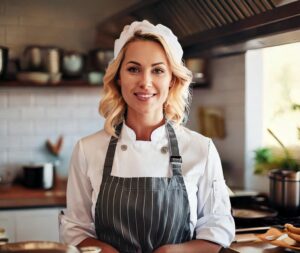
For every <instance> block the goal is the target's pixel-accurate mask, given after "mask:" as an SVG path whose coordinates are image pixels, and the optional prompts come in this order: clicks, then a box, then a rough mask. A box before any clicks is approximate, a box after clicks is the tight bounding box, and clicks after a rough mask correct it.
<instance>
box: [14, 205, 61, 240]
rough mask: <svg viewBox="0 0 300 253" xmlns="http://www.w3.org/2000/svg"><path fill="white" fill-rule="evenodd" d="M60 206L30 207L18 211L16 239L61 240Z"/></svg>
mask: <svg viewBox="0 0 300 253" xmlns="http://www.w3.org/2000/svg"><path fill="white" fill-rule="evenodd" d="M59 210H60V209H58V208H47V209H44V208H43V209H28V210H22V211H15V212H17V213H16V238H15V239H16V241H27V240H28V241H32V240H43V241H56V242H58V241H59V229H58V213H59Z"/></svg>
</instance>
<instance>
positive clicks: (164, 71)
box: [61, 21, 234, 253]
mask: <svg viewBox="0 0 300 253" xmlns="http://www.w3.org/2000/svg"><path fill="white" fill-rule="evenodd" d="M182 55H183V51H182V48H181V46H180V44H179V43H178V41H177V37H176V36H175V35H174V34H173V33H172V32H171V30H170V29H168V28H167V27H165V26H162V25H157V26H154V25H152V24H151V23H149V22H148V21H143V22H133V23H132V24H131V25H130V26H126V27H125V28H124V30H123V32H122V33H121V35H120V38H119V39H117V40H116V42H115V48H114V59H113V61H112V62H111V63H110V65H109V66H108V68H107V71H106V74H105V77H104V97H103V99H102V101H101V103H100V108H99V110H100V113H101V114H102V115H103V116H104V118H105V126H104V130H101V131H99V132H97V133H95V134H93V135H91V136H88V137H85V138H83V139H82V140H80V141H79V142H78V143H77V145H76V147H75V149H74V151H73V155H72V159H71V166H70V172H69V180H68V189H67V210H66V214H65V215H64V216H63V217H62V219H61V233H62V236H63V239H64V242H66V243H69V244H73V245H78V246H90V245H93V246H100V247H101V248H102V252H146V253H148V252H155V253H163V252H185V253H189V252H191V253H192V252H205V253H209V252H212V253H213V252H219V250H220V249H221V247H222V246H223V247H227V246H228V245H229V244H230V243H231V241H232V239H233V235H234V222H233V219H232V216H231V214H230V202H229V197H228V193H227V189H226V185H225V182H224V179H223V174H222V168H221V164H220V158H219V155H218V153H217V151H216V149H215V146H214V145H213V143H212V141H211V140H210V139H209V138H206V137H204V136H202V135H200V134H198V133H196V132H193V131H191V130H188V129H187V128H185V127H183V126H182V123H183V121H184V120H185V110H186V108H187V106H188V102H189V84H190V82H191V72H190V71H189V70H188V69H187V68H186V67H184V65H183V63H182Z"/></svg>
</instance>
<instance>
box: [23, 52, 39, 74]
mask: <svg viewBox="0 0 300 253" xmlns="http://www.w3.org/2000/svg"><path fill="white" fill-rule="evenodd" d="M23 60H24V64H25V66H24V68H25V70H27V71H43V70H44V66H43V47H41V46H28V47H26V48H25V50H24V56H23Z"/></svg>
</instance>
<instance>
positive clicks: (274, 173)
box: [254, 129, 300, 215]
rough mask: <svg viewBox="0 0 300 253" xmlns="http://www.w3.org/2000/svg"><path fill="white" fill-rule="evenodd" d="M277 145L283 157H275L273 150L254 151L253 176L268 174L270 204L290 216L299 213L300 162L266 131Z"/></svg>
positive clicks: (261, 149) (263, 148) (260, 149)
mask: <svg viewBox="0 0 300 253" xmlns="http://www.w3.org/2000/svg"><path fill="white" fill-rule="evenodd" d="M268 132H269V133H270V134H271V135H272V136H273V137H274V139H275V140H276V141H277V142H278V143H279V145H280V146H281V148H282V150H283V155H275V154H274V152H273V150H272V149H271V148H268V147H262V148H258V149H256V150H255V171H254V173H255V174H268V176H269V182H270V188H269V196H270V203H271V204H272V205H273V206H274V207H275V208H276V209H277V210H279V211H281V212H282V213H289V214H291V215H295V214H299V211H300V161H297V160H296V159H295V158H293V157H292V156H291V155H290V153H289V151H288V149H287V148H286V147H285V146H284V145H283V143H282V142H281V141H280V140H279V139H278V138H277V136H276V135H275V134H274V133H273V132H272V131H271V130H270V129H268Z"/></svg>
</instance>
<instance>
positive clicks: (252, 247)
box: [230, 242, 287, 253]
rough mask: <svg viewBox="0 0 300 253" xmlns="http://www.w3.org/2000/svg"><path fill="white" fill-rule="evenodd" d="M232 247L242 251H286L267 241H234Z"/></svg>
mask: <svg viewBox="0 0 300 253" xmlns="http://www.w3.org/2000/svg"><path fill="white" fill-rule="evenodd" d="M230 248H231V249H234V250H236V251H237V252H242V253H284V252H287V251H286V250H285V248H282V247H277V246H273V245H271V244H269V243H265V242H239V243H232V244H231V246H230Z"/></svg>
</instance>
